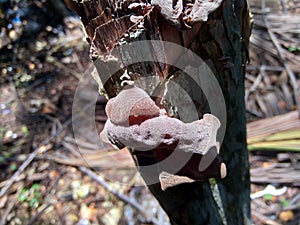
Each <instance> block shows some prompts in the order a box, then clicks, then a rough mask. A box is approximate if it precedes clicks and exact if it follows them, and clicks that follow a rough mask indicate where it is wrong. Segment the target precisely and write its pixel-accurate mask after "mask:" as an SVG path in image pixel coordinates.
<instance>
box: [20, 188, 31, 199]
mask: <svg viewBox="0 0 300 225" xmlns="http://www.w3.org/2000/svg"><path fill="white" fill-rule="evenodd" d="M28 194H29V192H28V189H26V188H23V189H22V191H21V193H20V194H19V196H18V201H19V202H25V201H26V200H27V197H28Z"/></svg>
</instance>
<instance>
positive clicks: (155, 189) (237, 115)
mask: <svg viewBox="0 0 300 225" xmlns="http://www.w3.org/2000/svg"><path fill="white" fill-rule="evenodd" d="M132 2H133V1H132ZM198 2H199V1H196V2H195V1H183V3H182V4H181V2H180V0H179V1H171V3H170V1H166V3H162V1H160V0H155V1H151V5H150V4H148V5H147V4H144V5H143V4H140V5H139V6H136V7H128V6H129V5H130V4H131V1H118V2H117V1H115V0H101V1H99V0H89V1H88V0H87V1H78V2H77V1H76V0H66V4H67V5H68V6H69V7H70V8H71V9H73V10H75V11H76V12H77V13H78V14H79V15H80V16H81V20H82V22H83V25H84V27H85V29H86V33H87V36H88V41H89V42H90V44H91V59H92V60H93V61H96V60H100V61H102V62H105V63H100V64H101V68H100V67H99V64H98V71H99V70H101V71H102V72H103V70H107V71H113V69H112V67H114V66H116V68H122V69H120V70H118V72H114V74H113V75H112V76H111V77H109V78H103V77H101V79H102V81H103V80H104V81H105V82H103V90H102V91H103V92H104V93H105V94H106V95H107V96H108V97H109V98H111V97H114V96H116V95H117V94H118V93H119V91H120V88H121V82H122V81H121V80H120V76H121V75H122V74H123V73H124V71H125V69H126V70H128V71H129V72H131V73H129V74H130V75H131V79H134V80H137V79H139V78H141V77H145V76H149V75H153V76H159V77H162V79H163V82H165V81H166V80H167V79H168V80H172V81H176V83H178V84H180V85H181V86H182V87H184V90H185V91H186V92H187V93H188V94H189V96H191V98H192V99H193V102H194V103H195V105H196V109H197V111H198V113H199V116H200V117H202V115H203V114H204V113H206V112H210V111H211V109H210V108H209V107H208V103H207V98H206V97H207V96H206V95H205V94H204V93H203V92H202V91H201V90H200V89H199V87H198V86H197V85H195V82H194V81H193V80H192V79H189V78H188V77H186V76H185V75H184V73H182V72H180V71H179V69H178V68H175V67H172V66H169V65H162V64H161V63H158V62H147V63H146V62H141V63H135V64H132V65H125V67H124V65H123V66H121V65H122V64H124V62H120V61H110V59H108V58H106V57H105V56H107V55H110V54H111V53H112V51H113V49H114V48H116V47H117V46H118V44H120V42H124V41H125V42H127V43H128V42H134V41H137V40H163V41H168V42H172V43H175V44H178V45H181V46H183V47H186V48H189V49H191V50H192V51H193V52H194V53H196V54H197V55H198V56H199V57H200V58H201V59H202V60H204V62H205V63H206V64H207V65H208V66H209V67H210V69H211V70H212V71H213V73H214V76H215V77H216V78H217V80H218V83H219V85H220V87H221V89H222V92H223V95H224V99H225V104H226V113H227V121H226V129H225V136H224V140H223V142H222V145H221V150H220V155H221V157H222V158H223V160H224V162H225V164H226V165H227V177H226V178H225V179H222V180H219V179H210V180H208V179H206V180H203V181H197V182H192V183H187V184H180V185H177V186H174V187H172V188H168V189H167V190H165V191H163V190H162V189H161V184H160V183H154V184H149V183H148V184H149V185H148V187H149V189H150V191H151V192H152V193H153V195H154V196H155V197H156V198H157V199H158V201H159V202H160V204H161V205H162V207H163V208H164V210H165V211H166V213H167V214H168V216H169V218H170V221H171V223H172V224H191V225H192V224H210V225H217V224H228V225H242V224H251V222H250V197H249V196H250V181H249V164H248V152H247V146H246V118H245V103H244V75H245V64H246V62H247V59H248V58H247V57H248V41H249V36H250V30H251V28H250V27H251V18H250V15H249V11H248V6H247V2H246V0H239V1H234V0H224V1H223V2H221V1H217V0H216V1H215V3H216V4H221V5H220V6H219V7H218V8H217V9H216V10H210V11H211V12H210V11H208V12H204V13H203V12H202V11H201V10H198V11H197V10H195V11H194V17H193V18H192V16H190V17H189V19H186V17H184V15H186V14H184V13H181V14H180V13H178V11H180V10H181V11H184V10H186V9H188V8H191V5H194V6H195V5H196V3H198ZM209 2H211V1H202V4H199V5H198V8H200V9H201V7H202V5H205V3H209ZM144 3H147V2H146V1H144ZM187 3H190V4H187ZM168 4H171V10H170V7H169V5H168ZM168 7H169V8H168ZM196 9H197V7H196ZM208 9H209V7H208ZM197 13H198V14H199V16H198V17H197ZM205 13H207V14H208V17H207V18H206V17H205ZM133 14H134V15H135V16H134V17H133V16H132V15H133ZM175 14H176V15H177V17H176V16H174V15H175ZM189 15H191V14H189ZM195 15H196V16H195ZM139 16H142V17H139ZM140 20H142V21H143V28H141V27H138V24H139V21H140ZM206 20H207V21H206ZM152 47H153V46H152ZM156 47H157V46H156ZM154 48H155V46H154ZM157 48H159V46H158V47H157ZM137 51H142V50H137ZM141 54H142V53H141ZM162 54H163V56H162V57H164V55H167V54H170V52H163V53H162ZM180 54H182V53H176V52H173V53H171V55H172V57H173V58H172V59H171V61H172V62H176V60H177V59H178V57H180ZM121 55H122V54H121ZM137 55H139V54H138V53H137ZM130 57H133V58H134V57H138V56H130ZM123 58H124V55H123ZM125 64H126V63H125ZM96 66H97V65H96ZM124 68H125V69H124ZM172 75H173V77H172ZM199 76H200V75H199ZM145 88H147V87H145ZM156 91H157V93H161V90H156ZM169 106H170V105H169ZM166 108H167V109H166V110H167V111H170V109H171V107H169V108H168V105H167V106H166ZM174 116H176V110H175V113H174ZM188 120H189V119H188ZM185 122H186V121H185ZM187 122H190V121H187ZM223 125H224V124H223ZM134 159H135V161H136V164H137V166H138V168H140V167H142V166H144V165H149V164H155V163H157V158H155V155H154V154H152V155H151V153H150V154H149V155H147V157H145V155H136V156H135V157H134ZM140 172H141V174H142V176H143V177H144V179H145V180H147V179H150V178H149V177H147V176H148V174H146V173H143V171H142V170H141V171H140ZM158 175H159V174H155V176H158ZM211 177H216V176H211ZM207 178H209V177H207ZM218 196H221V197H220V198H218Z"/></svg>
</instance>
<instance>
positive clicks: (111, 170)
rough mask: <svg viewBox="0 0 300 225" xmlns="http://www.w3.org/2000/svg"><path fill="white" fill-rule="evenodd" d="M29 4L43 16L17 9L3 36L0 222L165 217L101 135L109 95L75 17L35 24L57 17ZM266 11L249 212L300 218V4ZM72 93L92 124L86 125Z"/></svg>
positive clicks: (253, 86)
mask: <svg viewBox="0 0 300 225" xmlns="http://www.w3.org/2000/svg"><path fill="white" fill-rule="evenodd" d="M29 2H30V3H28V5H29V6H30V7H29V6H28V5H27V7H29V8H36V11H35V12H36V13H33V14H30V12H28V11H26V10H25V9H24V8H23V9H21V8H18V7H17V8H14V9H13V10H11V11H10V14H6V15H5V16H4V17H5V18H6V17H9V18H6V19H7V20H9V21H10V22H9V23H7V24H6V28H4V27H3V28H2V30H1V36H0V70H1V75H0V83H1V86H0V141H1V145H0V225H5V224H11V225H15V224H41V225H46V224H49V225H50V224H62V225H71V224H80V225H81V224H105V225H114V224H151V223H157V224H169V223H168V220H167V218H166V215H165V213H164V212H163V210H162V209H161V208H160V206H159V204H158V203H157V201H156V200H155V199H154V198H153V197H152V195H151V194H150V193H149V191H148V190H147V189H146V188H145V187H144V186H143V181H142V179H141V178H140V177H139V175H138V173H137V172H136V170H135V167H134V164H133V161H132V159H131V157H130V156H129V154H128V152H127V150H126V149H122V150H118V151H116V150H114V149H113V148H112V147H111V146H110V145H105V144H101V145H99V142H98V141H97V140H98V136H99V135H98V134H99V133H100V132H101V130H102V129H103V126H104V123H105V121H106V119H107V117H106V115H105V111H104V109H105V105H106V99H105V98H104V97H102V96H98V89H97V86H96V84H95V82H94V81H93V80H92V79H87V77H89V78H90V77H91V76H90V74H91V71H92V68H93V66H92V63H91V62H90V61H89V56H88V54H89V50H88V49H89V47H88V44H87V43H86V41H85V40H84V37H83V32H82V29H81V25H80V20H79V18H77V17H72V16H68V17H65V18H63V19H61V21H56V20H53V21H52V22H46V23H45V24H43V23H39V20H44V21H51V18H52V17H51V14H50V15H45V18H41V17H39V16H40V15H41V14H42V13H43V12H44V11H43V10H44V9H45V7H46V5H45V4H46V3H43V2H39V1H33V2H31V1H29ZM20 4H24V3H20ZM30 4H31V5H30ZM252 4H254V3H252ZM255 4H256V5H257V3H255ZM268 7H269V8H268ZM257 8H258V9H257ZM37 9H38V10H40V11H38V10H37ZM264 9H270V10H269V12H268V13H267V15H268V16H266V18H267V23H265V21H266V20H264V18H265V17H264V16H263V15H264V14H263V13H262V11H261V10H260V9H259V7H256V8H253V12H254V13H255V17H254V21H255V26H254V31H253V35H252V40H251V44H250V48H251V49H250V59H251V63H250V64H249V65H248V67H247V74H246V83H245V85H246V102H247V117H248V121H249V123H248V143H249V156H250V165H251V181H252V184H251V192H252V193H253V195H251V197H252V205H251V208H252V218H253V223H254V224H257V225H261V224H268V225H278V224H286V225H299V221H300V191H299V187H300V176H299V175H298V174H299V171H300V152H299V149H300V144H299V140H300V136H299V134H300V127H299V126H300V121H299V119H298V116H297V115H298V114H297V103H298V102H300V98H299V95H297V94H295V93H294V90H295V86H298V87H299V86H300V70H299V65H300V41H299V40H300V36H299V35H300V28H299V25H298V24H299V23H300V16H299V13H300V2H299V1H288V2H287V3H286V5H285V7H282V5H281V4H280V2H275V1H266V6H265V8H264ZM2 10H3V6H2V7H1V10H0V18H3V16H1V15H2ZM22 10H23V12H22ZM284 10H286V13H282V12H283V11H284ZM17 12H21V14H22V13H23V14H22V15H24V14H25V15H26V13H27V14H29V15H30V17H28V18H27V19H24V18H26V17H24V16H23V17H22V16H21V17H19V16H18V13H17ZM279 12H280V13H279ZM3 15H4V14H3ZM7 15H9V16H7ZM47 16H48V17H47ZM49 17H50V18H49ZM20 18H21V20H20ZM287 21H288V22H287ZM1 23H2V22H1ZM57 24H59V25H57ZM3 31H4V32H3ZM270 31H271V32H270ZM272 32H273V34H274V35H273V36H272ZM4 33H5V34H6V36H5V35H4ZM270 33H271V35H270ZM30 34H31V35H30ZM272 37H273V38H272ZM274 37H275V38H274ZM276 43H278V44H279V46H281V48H279V49H276V48H275V47H274V46H275V45H276ZM281 55H284V56H285V58H284V59H282V57H281ZM289 68H290V70H289ZM290 71H292V72H290ZM83 77H84V79H82V78H83ZM293 78H294V80H293ZM91 99H94V100H95V102H94V103H93V102H92V103H91ZM75 100H77V101H79V102H80V103H83V104H84V107H83V108H82V112H84V113H85V115H89V113H91V114H94V115H95V120H93V121H95V122H92V123H89V122H87V121H82V117H81V116H80V112H79V113H78V112H77V111H76V110H75V108H73V106H74V102H75ZM276 116H277V117H276ZM266 118H267V119H266ZM253 121H254V122H253ZM82 123H83V126H82V125H81V124H82ZM270 124H271V126H270ZM274 134H280V135H281V136H280V137H278V136H279V135H277V136H274ZM274 146H275V147H274ZM250 150H251V151H250ZM254 193H255V195H254Z"/></svg>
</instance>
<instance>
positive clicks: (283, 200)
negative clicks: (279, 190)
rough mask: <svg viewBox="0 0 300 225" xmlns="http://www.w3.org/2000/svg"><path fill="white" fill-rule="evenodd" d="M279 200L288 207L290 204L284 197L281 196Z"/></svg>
mask: <svg viewBox="0 0 300 225" xmlns="http://www.w3.org/2000/svg"><path fill="white" fill-rule="evenodd" d="M280 202H281V204H282V205H283V207H288V206H289V205H290V202H289V201H288V200H286V198H281V199H280Z"/></svg>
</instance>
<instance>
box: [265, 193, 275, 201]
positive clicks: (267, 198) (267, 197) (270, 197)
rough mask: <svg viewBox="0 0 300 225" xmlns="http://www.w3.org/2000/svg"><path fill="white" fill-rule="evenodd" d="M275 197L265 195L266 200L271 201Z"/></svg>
mask: <svg viewBox="0 0 300 225" xmlns="http://www.w3.org/2000/svg"><path fill="white" fill-rule="evenodd" d="M272 197H273V195H270V194H266V195H264V199H265V200H268V201H270V200H271V199H272Z"/></svg>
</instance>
